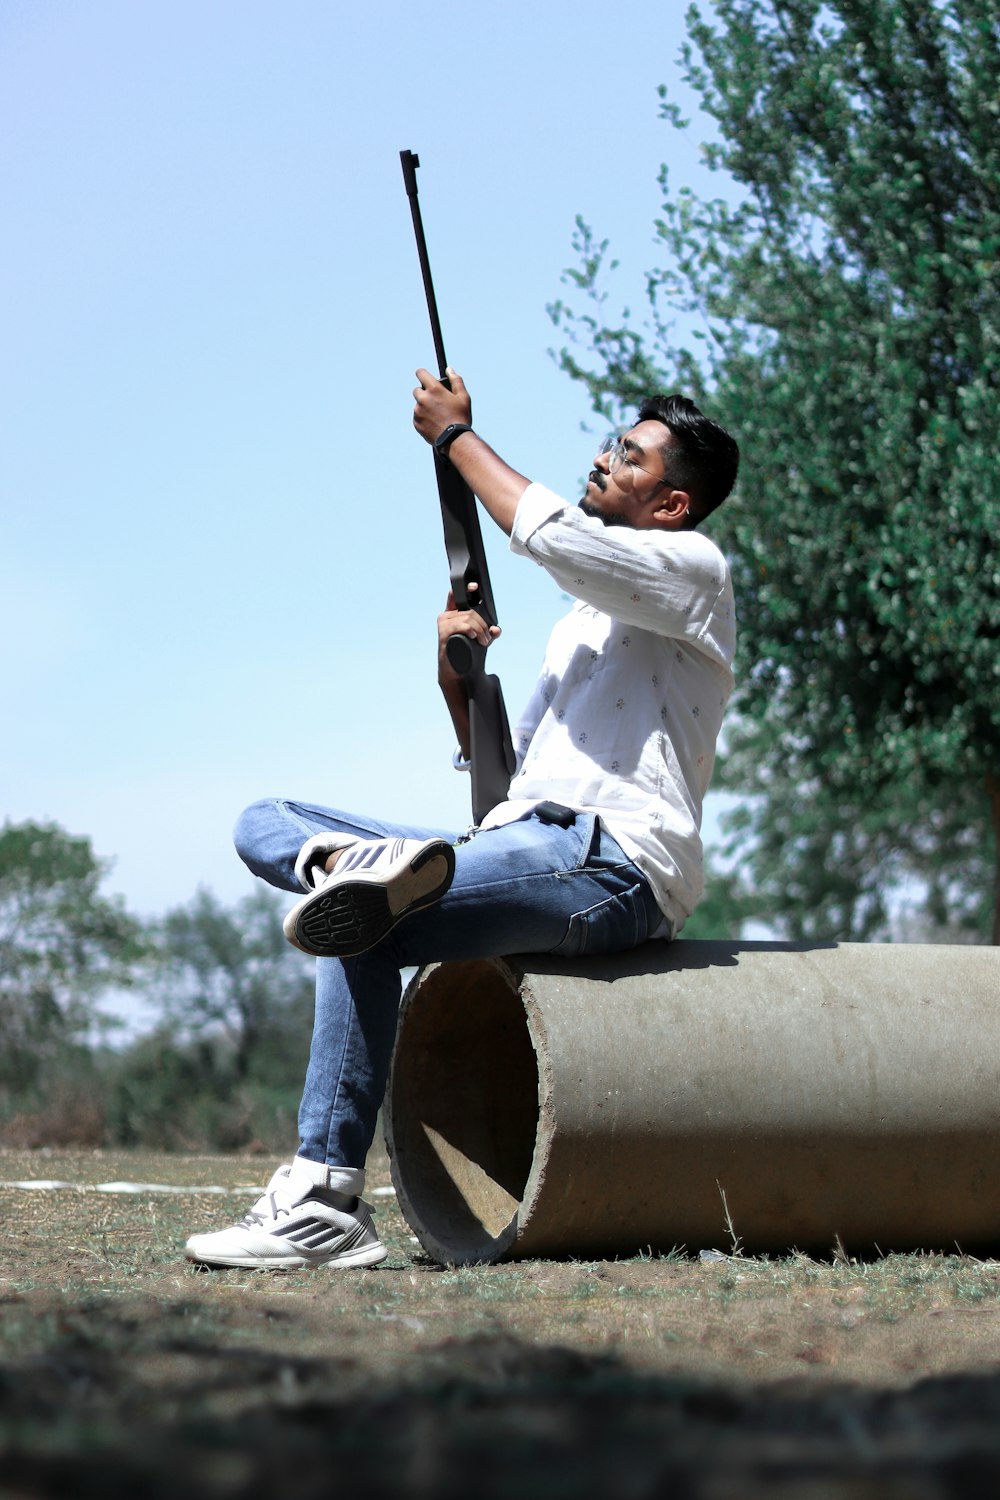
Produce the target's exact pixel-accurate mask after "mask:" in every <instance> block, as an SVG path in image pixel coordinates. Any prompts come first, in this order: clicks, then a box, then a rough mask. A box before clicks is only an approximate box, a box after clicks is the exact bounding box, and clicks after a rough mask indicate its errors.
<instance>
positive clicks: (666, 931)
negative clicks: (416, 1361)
mask: <svg viewBox="0 0 1000 1500" xmlns="http://www.w3.org/2000/svg"><path fill="white" fill-rule="evenodd" d="M417 377H418V379H419V381H420V385H419V387H418V388H417V390H416V391H414V397H415V401H416V410H415V413H414V418H413V420H414V425H415V427H416V429H417V431H418V432H419V433H420V435H421V436H422V437H423V438H424V439H425V440H426V441H427V442H429V443H435V444H436V445H437V447H438V449H439V451H446V452H447V454H448V457H449V459H450V460H451V462H452V463H453V464H455V466H456V467H457V468H458V470H459V472H460V473H461V475H462V477H463V478H464V479H465V480H466V482H467V483H468V484H469V486H470V488H471V489H472V490H473V492H474V493H475V494H476V495H477V497H478V498H479V501H480V503H481V504H482V505H483V507H484V509H485V510H486V511H487V513H488V514H489V515H490V516H491V517H492V519H493V520H494V521H495V522H496V524H497V525H498V526H499V527H500V528H501V529H502V530H503V531H505V532H506V533H507V534H508V535H509V536H510V538H511V548H512V550H513V551H514V552H516V553H518V554H519V555H521V556H524V557H528V558H531V559H533V560H534V561H535V562H536V563H538V564H540V565H541V566H542V567H544V568H545V569H546V570H547V571H548V572H549V573H550V574H551V575H552V577H553V578H554V579H555V581H556V583H557V584H558V585H559V587H560V588H561V589H563V590H564V591H565V592H566V593H569V594H572V595H573V596H574V597H575V599H576V601H577V602H576V604H575V605H574V607H573V609H572V610H571V611H570V613H569V614H568V615H567V616H566V617H565V618H564V619H563V620H562V621H561V622H560V623H559V624H558V625H557V626H556V628H555V630H554V631H553V633H552V636H551V639H550V641H549V645H548V649H547V652H546V657H545V661H544V663H543V666H542V672H541V675H540V677H539V680H538V684H537V686H536V688H535V691H534V694H533V696H532V698H531V701H530V702H529V703H528V705H527V708H526V710H525V712H524V714H523V716H522V718H521V721H520V722H519V723H518V724H517V725H516V726H515V728H514V742H515V748H516V751H517V768H516V771H515V774H514V777H513V779H512V781H511V786H510V793H509V796H508V799H507V800H506V801H505V802H502V803H501V804H500V805H499V806H498V807H496V808H494V809H493V810H492V811H491V812H490V813H489V814H488V815H487V816H486V817H485V818H484V819H483V822H482V825H481V827H480V828H479V829H476V830H474V831H473V832H472V834H471V836H464V837H459V836H457V835H455V834H445V833H441V832H437V831H433V830H428V829H424V828H410V827H399V826H395V825H393V826H390V825H388V824H385V823H381V822H378V821H374V820H372V819H367V818H354V817H351V816H349V815H347V814H344V813H340V812H335V811H333V810H331V809H329V808H325V807H319V806H314V805H312V804H308V803H302V802H291V801H286V800H283V799H277V800H273V799H272V800H269V801H264V802H258V803H255V804H254V805H253V806H252V807H250V808H248V809H247V811H246V812H245V813H244V814H243V816H242V817H241V819H240V821H239V822H238V824H237V827H236V845H237V849H238V850H239V852H240V854H241V856H242V858H243V859H244V861H245V862H246V864H247V865H248V866H249V868H250V869H251V870H252V871H253V872H254V873H255V874H257V875H260V876H261V877H262V878H263V879H265V880H267V881H269V882H270V883H271V884H272V885H276V886H279V887H280V888H281V889H283V890H290V891H299V892H301V891H302V890H305V892H306V894H305V895H304V896H302V897H301V899H300V900H299V901H298V902H297V903H296V904H295V905H294V906H293V907H292V909H291V910H290V912H289V913H288V916H287V917H286V919H285V933H286V935H287V936H288V938H289V940H290V941H291V942H293V943H295V944H296V946H298V947H300V948H302V949H304V950H305V951H306V952H309V953H314V954H316V955H317V957H318V959H319V962H318V963H317V966H316V973H317V979H316V1018H315V1025H314V1031H313V1039H312V1046H311V1049H310V1056H309V1065H308V1069H307V1073H306V1081H305V1088H304V1091H303V1097H302V1104H301V1108H300V1112H299V1132H300V1136H301V1143H300V1146H299V1152H298V1155H297V1156H296V1157H295V1158H294V1160H293V1161H292V1163H291V1164H290V1165H286V1166H283V1167H280V1168H279V1169H278V1171H277V1172H276V1173H275V1175H274V1177H273V1178H272V1179H271V1182H270V1184H269V1186H268V1189H267V1191H266V1193H265V1195H264V1197H263V1198H261V1199H260V1200H259V1202H258V1203H257V1204H256V1205H255V1207H254V1208H253V1209H252V1210H251V1211H250V1213H249V1214H247V1216H246V1218H245V1219H244V1220H243V1221H242V1223H240V1224H238V1225H235V1226H233V1227H232V1228H230V1229H226V1230H223V1231H221V1232H219V1233H215V1234H200V1235H194V1236H193V1237H192V1238H191V1239H190V1240H189V1241H188V1246H187V1254H188V1256H189V1258H190V1259H192V1260H194V1261H198V1262H201V1263H203V1264H207V1265H217V1266H219V1265H221V1266H268V1267H294V1266H303V1265H329V1266H350V1265H355V1266H366V1265H375V1264H377V1263H378V1262H379V1261H381V1260H382V1259H384V1257H385V1253H386V1252H385V1249H384V1247H383V1245H382V1244H381V1242H380V1240H379V1238H378V1235H377V1233H376V1231H375V1228H374V1226H373V1224H372V1219H371V1214H370V1210H369V1209H368V1207H367V1205H366V1204H365V1203H364V1202H363V1201H362V1199H361V1193H362V1190H363V1187H364V1164H365V1159H366V1156H367V1153H368V1149H369V1147H370V1145H371V1142H372V1139H373V1136H374V1132H375V1125H376V1116H377V1113H378V1109H379V1106H380V1104H381V1101H382V1096H383V1093H384V1090H385V1084H386V1079H387V1075H388V1069H389V1062H390V1057H391V1052H392V1046H393V1041H394V1038H395V1031H396V1020H397V1010H398V1006H399V999H400V970H401V969H403V968H405V967H407V966H410V965H419V964H424V963H430V962H434V961H440V960H448V959H465V958H485V957H490V956H497V955H502V954H506V953H515V952H516V953H525V952H534V953H552V954H560V955H564V956H566V957H572V958H576V957H579V956H581V955H584V954H599V953H610V952H616V951H622V950H625V949H629V948H633V947H635V946H637V945H638V944H640V943H642V942H644V941H645V940H646V939H647V938H651V937H660V938H672V937H673V936H674V935H675V934H676V933H677V932H678V931H679V930H680V928H681V926H682V924H683V922H684V920H685V918H686V917H687V916H688V915H689V913H690V912H691V911H692V909H693V908H694V905H695V903H696V902H697V900H698V898H699V896H700V894H701V886H702V875H701V853H702V851H701V840H700V836H699V826H700V820H701V806H702V799H703V797H704V794H705V792H706V790H707V788H708V783H709V779H710V777H711V772H712V764H713V760H714V755H715V743H716V738H717V735H718V732H719V727H720V724H721V722H722V714H723V710H724V707H725V704H726V700H727V698H728V696H729V693H730V690H731V688H732V657H733V650H734V645H735V621H734V609H733V597H732V588H731V584H730V579H729V570H728V568H727V566H726V563H725V560H724V558H723V556H722V554H721V552H720V551H719V550H718V548H717V547H716V546H715V545H714V543H712V542H711V541H709V540H707V539H706V538H705V537H703V536H701V535H700V534H698V533H697V532H696V531H695V529H694V528H695V527H696V526H697V525H698V523H699V522H700V521H701V520H702V519H703V518H704V517H705V516H706V515H708V514H709V513H710V512H711V511H712V510H713V509H715V507H716V506H717V505H719V504H721V503H722V501H723V500H724V499H725V498H726V496H727V495H728V493H729V491H730V489H731V488H732V485H733V482H734V480H735V477H736V469H737V464H738V450H737V447H736V444H735V442H734V441H733V439H732V438H731V437H730V436H729V435H728V433H726V432H724V431H723V430H722V429H721V428H719V427H717V426H716V425H715V424H714V423H712V422H710V421H709V420H708V419H707V418H706V417H704V416H703V415H702V413H701V412H699V411H698V409H697V407H695V406H694V405H693V403H691V402H690V401H686V400H684V398H682V397H669V398H663V397H656V398H653V399H652V400H650V401H647V402H646V404H645V405H644V406H643V407H642V409H641V411H640V413H639V419H638V421H637V422H636V424H635V426H634V427H632V428H631V429H630V430H629V431H628V432H627V433H626V434H625V436H624V437H623V438H621V439H619V440H617V441H613V442H612V441H609V443H608V444H606V445H605V447H604V448H603V449H602V450H601V452H600V453H599V454H598V456H597V457H596V458H595V460H594V467H593V469H592V470H591V472H590V476H589V479H588V481H587V486H586V490H585V492H584V495H583V497H582V499H581V500H580V503H579V505H578V506H571V505H568V504H567V503H566V501H564V500H561V499H559V497H558V496H557V495H554V494H553V493H552V492H551V491H550V490H547V489H545V488H544V487H543V486H541V485H539V484H532V483H530V482H529V481H528V480H527V479H526V478H525V477H524V476H523V475H521V474H518V473H517V472H516V471H515V470H514V469H512V468H510V466H509V465H508V464H506V463H504V461H503V460H502V459H501V458H500V457H498V455H497V454H496V453H494V452H493V450H492V449H491V448H489V447H488V446H487V444H486V443H485V442H484V441H483V440H482V438H481V437H479V436H478V434H477V433H475V432H474V431H473V430H472V427H471V425H470V424H471V405H470V402H469V397H468V393H467V392H466V389H465V386H464V384H463V382H462V380H461V378H460V377H459V376H457V375H454V374H451V375H450V378H451V385H452V389H450V390H449V389H448V387H446V386H445V385H443V384H442V382H441V381H439V380H437V379H435V377H434V376H433V375H431V374H429V373H428V372H427V371H426V370H423V369H421V370H418V371H417ZM458 632H461V633H464V634H466V635H469V636H472V637H474V638H476V639H477V640H479V641H480V642H481V643H482V644H483V645H489V643H490V641H491V639H492V637H493V636H494V635H495V634H496V633H497V632H496V630H495V629H494V630H490V629H488V628H487V626H486V625H485V624H484V622H483V621H482V619H481V618H480V617H479V615H477V614H476V613H475V611H474V610H465V611H459V610H456V609H455V608H454V602H453V600H451V599H449V602H448V607H447V608H446V609H445V612H444V613H443V614H442V615H441V616H440V618H439V621H438V633H439V659H438V676H439V682H440V685H441V689H442V692H443V693H444V696H445V699H446V701H447V704H448V707H449V710H450V712H451V716H452V720H453V722H454V725H455V730H456V733H457V736H458V741H459V752H458V753H459V754H460V756H461V757H463V758H465V759H467V758H468V755H469V719H468V702H467V699H466V696H465V688H464V685H463V682H462V679H461V678H459V677H457V676H456V675H455V673H454V672H453V671H452V669H451V668H450V666H449V664H448V661H447V657H446V655H445V651H444V646H445V644H446V642H447V640H448V638H449V637H450V636H451V635H453V634H455V633H458ZM456 763H457V762H456Z"/></svg>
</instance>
